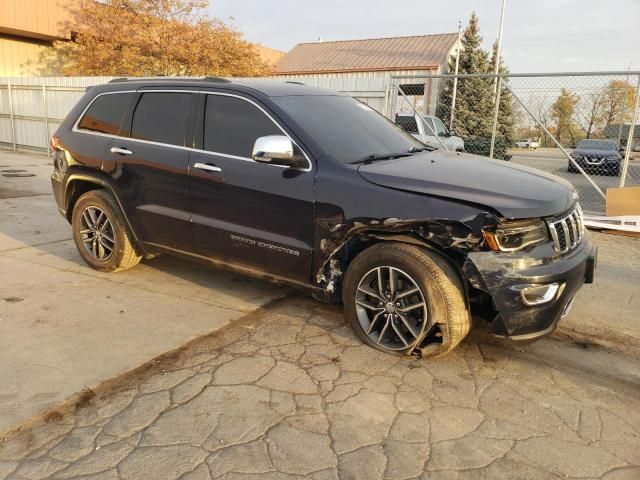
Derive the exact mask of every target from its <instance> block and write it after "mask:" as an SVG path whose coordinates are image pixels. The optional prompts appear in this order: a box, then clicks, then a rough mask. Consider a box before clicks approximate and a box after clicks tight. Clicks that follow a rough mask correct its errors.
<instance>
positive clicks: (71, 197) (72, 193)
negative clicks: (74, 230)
mask: <svg viewBox="0 0 640 480" xmlns="http://www.w3.org/2000/svg"><path fill="white" fill-rule="evenodd" d="M92 190H106V191H108V192H109V193H110V194H111V195H112V196H113V198H114V199H115V201H116V203H117V204H118V208H120V211H121V212H122V216H123V217H124V219H125V221H126V222H127V227H128V228H129V231H130V232H131V233H132V235H133V241H134V242H135V244H136V247H137V248H138V249H140V251H144V249H143V248H142V245H141V242H140V241H139V239H138V235H137V234H136V231H135V229H134V228H133V226H132V224H131V221H130V220H129V217H128V216H127V214H126V211H125V209H124V208H123V205H122V202H121V201H120V197H119V195H118V194H117V192H116V189H115V188H114V187H113V185H111V184H110V183H109V182H108V181H107V180H106V179H103V178H101V177H99V176H95V175H88V174H86V173H72V174H71V175H69V177H68V178H67V181H66V186H65V196H64V198H65V217H66V218H67V220H68V221H69V222H71V219H72V216H73V208H74V206H75V204H76V202H77V201H78V199H79V198H80V197H81V196H82V195H84V194H85V193H87V192H90V191H92Z"/></svg>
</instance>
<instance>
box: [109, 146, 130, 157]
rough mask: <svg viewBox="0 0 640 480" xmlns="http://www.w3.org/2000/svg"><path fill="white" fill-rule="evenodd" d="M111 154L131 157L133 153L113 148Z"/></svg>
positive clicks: (124, 149)
mask: <svg viewBox="0 0 640 480" xmlns="http://www.w3.org/2000/svg"><path fill="white" fill-rule="evenodd" d="M111 153H117V154H119V155H131V154H132V153H133V152H132V151H131V150H129V149H126V148H120V147H111Z"/></svg>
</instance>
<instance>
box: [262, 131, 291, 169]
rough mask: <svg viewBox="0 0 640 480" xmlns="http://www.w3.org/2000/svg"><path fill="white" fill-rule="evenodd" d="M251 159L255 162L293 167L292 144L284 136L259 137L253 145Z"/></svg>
mask: <svg viewBox="0 0 640 480" xmlns="http://www.w3.org/2000/svg"><path fill="white" fill-rule="evenodd" d="M251 158H253V159H254V160H255V161H256V162H262V163H275V164H279V165H293V164H294V163H295V160H294V155H293V142H292V141H291V139H290V138H289V137H287V136H285V135H268V136H266V137H260V138H258V139H257V140H256V143H254V144H253V152H252V154H251Z"/></svg>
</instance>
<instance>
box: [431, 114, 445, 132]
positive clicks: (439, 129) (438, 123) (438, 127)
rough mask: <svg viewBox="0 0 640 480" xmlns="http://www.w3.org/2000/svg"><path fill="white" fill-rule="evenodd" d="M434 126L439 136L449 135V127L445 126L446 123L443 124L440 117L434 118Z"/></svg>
mask: <svg viewBox="0 0 640 480" xmlns="http://www.w3.org/2000/svg"><path fill="white" fill-rule="evenodd" d="M433 124H434V125H435V126H436V133H437V134H438V135H440V134H441V133H442V134H443V135H448V134H449V131H448V130H447V127H445V126H444V123H442V120H440V119H439V118H438V117H433Z"/></svg>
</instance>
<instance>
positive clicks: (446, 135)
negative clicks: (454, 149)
mask: <svg viewBox="0 0 640 480" xmlns="http://www.w3.org/2000/svg"><path fill="white" fill-rule="evenodd" d="M438 136H439V137H450V136H451V133H447V132H439V133H438Z"/></svg>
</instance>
